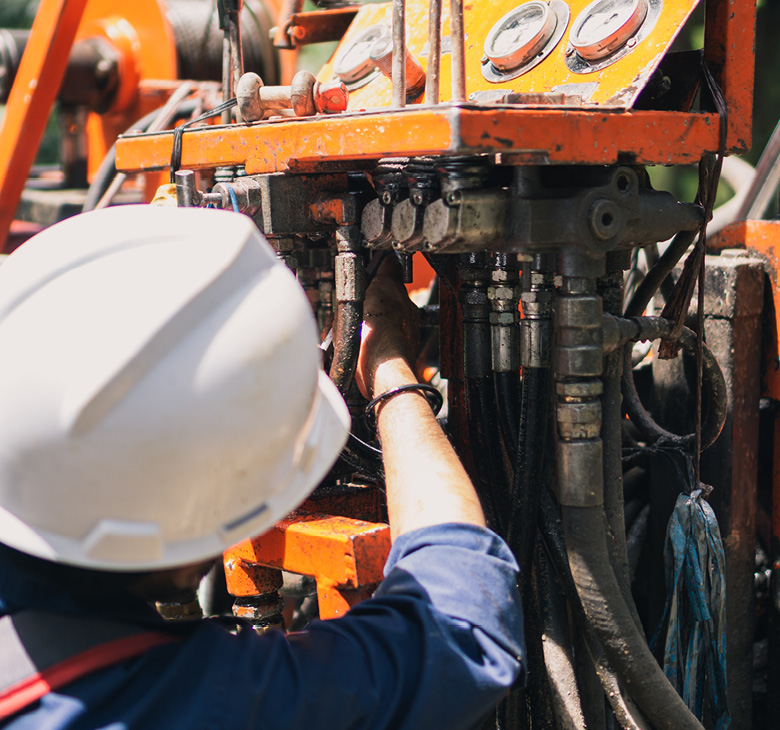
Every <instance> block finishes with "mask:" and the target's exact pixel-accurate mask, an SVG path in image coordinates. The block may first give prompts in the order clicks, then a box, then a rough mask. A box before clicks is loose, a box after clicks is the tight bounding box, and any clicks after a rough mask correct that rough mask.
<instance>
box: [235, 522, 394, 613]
mask: <svg viewBox="0 0 780 730" xmlns="http://www.w3.org/2000/svg"><path fill="white" fill-rule="evenodd" d="M389 552H390V528H389V526H388V525H385V524H380V523H375V522H364V521H363V520H354V519H351V518H349V517H339V516H332V515H322V514H297V515H294V516H291V517H287V518H286V519H284V520H281V521H279V522H277V523H276V525H274V527H272V528H271V529H270V530H269V531H268V532H266V533H265V534H264V535H261V536H260V537H256V538H252V539H250V540H244V541H243V542H240V543H238V544H237V545H234V546H233V547H232V548H230V549H229V550H227V551H226V552H225V553H224V556H223V560H224V564H225V572H226V578H227V582H228V586H227V587H228V592H230V593H231V594H233V595H244V596H245V595H252V594H253V592H254V593H262V592H264V588H263V586H265V582H266V581H267V578H268V574H267V571H265V569H264V568H261V567H260V566H266V567H270V568H278V569H281V570H287V571H290V572H291V573H299V574H301V575H313V576H314V577H315V578H316V580H317V595H318V598H319V601H320V618H336V617H338V616H341V615H343V614H344V613H346V611H347V610H348V609H349V607H350V606H352V605H354V604H355V603H357V602H358V601H360V600H363V599H364V598H367V597H368V596H369V595H370V594H371V592H372V591H373V589H374V588H375V586H376V585H377V584H378V583H379V582H380V581H381V580H382V577H383V571H384V566H385V562H386V561H387V556H388V553H389Z"/></svg>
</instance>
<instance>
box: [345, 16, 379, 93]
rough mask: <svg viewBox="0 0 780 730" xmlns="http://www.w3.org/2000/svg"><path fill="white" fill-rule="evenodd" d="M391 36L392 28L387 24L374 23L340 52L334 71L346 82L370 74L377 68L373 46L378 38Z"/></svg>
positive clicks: (357, 79)
mask: <svg viewBox="0 0 780 730" xmlns="http://www.w3.org/2000/svg"><path fill="white" fill-rule="evenodd" d="M385 37H387V38H389V37H390V29H389V28H388V27H387V26H386V25H372V26H371V27H370V28H366V29H365V30H364V31H363V32H362V33H360V34H359V35H358V36H357V38H355V39H354V40H353V41H352V42H351V43H350V44H349V45H348V46H347V47H346V48H345V49H344V50H343V51H342V52H341V53H340V54H339V57H338V58H337V59H336V61H335V63H334V64H333V72H334V73H335V74H336V76H338V77H339V79H341V81H343V82H344V83H345V84H351V83H354V82H355V81H359V80H360V79H362V78H364V77H366V76H368V74H370V73H371V72H372V71H374V70H375V69H376V66H375V65H374V62H373V61H372V60H371V57H370V54H371V47H372V46H373V45H374V43H376V42H377V41H378V40H380V39H382V38H385Z"/></svg>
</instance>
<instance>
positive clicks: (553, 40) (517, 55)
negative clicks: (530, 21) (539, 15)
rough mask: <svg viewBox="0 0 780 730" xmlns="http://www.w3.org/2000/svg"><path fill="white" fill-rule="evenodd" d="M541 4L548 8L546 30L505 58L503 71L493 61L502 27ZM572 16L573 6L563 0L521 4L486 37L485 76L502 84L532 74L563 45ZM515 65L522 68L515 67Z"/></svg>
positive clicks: (542, 0)
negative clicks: (529, 8) (562, 40)
mask: <svg viewBox="0 0 780 730" xmlns="http://www.w3.org/2000/svg"><path fill="white" fill-rule="evenodd" d="M540 5H542V6H545V7H546V8H547V13H546V14H545V16H544V21H543V26H542V28H540V30H539V32H538V33H536V34H535V35H534V37H533V38H532V39H531V40H530V41H529V42H527V43H526V44H525V45H524V46H522V47H521V48H519V49H515V51H513V52H512V53H511V54H508V57H507V58H505V59H504V64H505V67H504V68H500V67H499V66H498V65H496V63H495V62H494V61H493V60H491V57H490V56H491V52H492V46H493V45H494V43H495V41H496V39H497V38H498V36H499V34H500V32H501V30H502V27H503V26H506V24H507V23H508V22H509V21H511V20H512V19H514V18H515V17H516V16H517V15H518V13H521V12H523V10H524V9H526V8H528V6H540ZM569 17H570V11H569V6H568V5H567V4H566V3H565V2H564V1H563V0H550V1H549V2H545V0H531V2H527V3H523V4H522V5H518V6H517V7H516V8H514V9H513V10H512V11H510V12H509V13H507V14H506V15H504V16H503V17H502V18H501V19H500V20H499V21H498V22H497V23H495V24H494V25H493V27H492V28H491V29H490V32H489V33H488V34H487V37H486V38H485V55H484V56H483V57H482V75H483V76H484V77H485V79H486V80H487V81H490V82H491V83H495V84H498V83H501V82H503V81H511V80H512V79H516V78H517V77H518V76H522V75H523V74H525V73H528V72H529V71H530V70H531V69H532V68H535V67H536V66H538V65H539V64H540V63H541V62H542V61H544V59H545V58H547V56H549V55H550V54H551V53H552V52H553V51H554V50H555V47H556V46H557V45H558V44H559V43H560V42H561V39H562V38H563V36H564V34H565V33H566V28H567V27H568V24H569ZM553 23H554V27H553ZM493 56H494V57H496V56H497V54H495V53H493ZM518 59H519V60H518ZM515 62H516V63H517V64H518V65H516V66H514V67H511V66H512V65H513V63H515ZM499 63H501V62H499ZM504 64H501V65H504Z"/></svg>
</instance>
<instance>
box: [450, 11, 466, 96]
mask: <svg viewBox="0 0 780 730" xmlns="http://www.w3.org/2000/svg"><path fill="white" fill-rule="evenodd" d="M450 42H451V52H450V58H451V59H452V101H466V35H465V32H464V27H463V0H450Z"/></svg>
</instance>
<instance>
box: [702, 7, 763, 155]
mask: <svg viewBox="0 0 780 730" xmlns="http://www.w3.org/2000/svg"><path fill="white" fill-rule="evenodd" d="M705 20H706V26H705V31H704V32H705V39H706V42H705V46H704V55H705V58H706V59H707V63H708V64H709V65H710V68H711V69H712V71H713V73H714V75H715V78H716V80H717V81H718V83H719V85H720V87H721V90H722V91H723V95H724V97H725V99H726V104H727V106H728V132H727V136H726V147H727V148H728V149H730V150H733V151H735V152H746V151H747V150H748V149H750V145H751V142H752V139H751V137H752V128H753V82H754V79H755V56H756V48H755V43H756V3H755V2H754V0H708V2H707V15H706V18H705Z"/></svg>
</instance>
